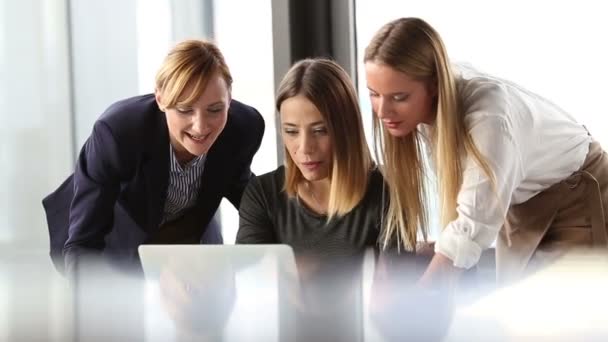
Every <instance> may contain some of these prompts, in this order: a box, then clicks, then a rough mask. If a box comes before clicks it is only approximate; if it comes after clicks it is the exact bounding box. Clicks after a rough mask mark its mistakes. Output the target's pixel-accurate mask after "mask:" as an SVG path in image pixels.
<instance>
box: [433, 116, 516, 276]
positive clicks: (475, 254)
mask: <svg viewBox="0 0 608 342" xmlns="http://www.w3.org/2000/svg"><path fill="white" fill-rule="evenodd" d="M474 114H475V115H474V117H475V118H476V119H477V120H476V121H475V122H474V123H473V124H472V125H471V126H470V127H469V133H470V135H471V137H472V139H473V141H474V143H475V146H477V149H478V150H479V152H480V153H481V155H482V156H484V157H485V158H486V161H487V163H488V166H489V167H490V169H492V171H493V172H494V177H495V182H496V184H495V187H493V186H492V181H491V180H490V178H489V177H488V176H487V175H486V174H485V172H484V171H483V169H481V168H480V167H479V166H478V165H477V163H476V161H475V160H474V158H473V157H471V156H468V157H467V159H466V162H465V170H464V173H463V180H462V186H461V188H460V192H459V194H458V197H457V207H456V211H457V218H456V219H455V220H454V221H452V222H450V223H449V224H448V225H447V226H446V227H445V229H444V230H443V231H442V233H441V234H440V236H439V238H438V240H437V243H436V244H435V252H438V253H441V254H443V255H445V256H447V257H448V258H450V259H451V260H452V261H453V262H454V266H456V267H461V268H470V267H472V266H474V265H475V264H477V262H478V261H479V258H480V257H481V252H482V250H484V249H486V248H488V247H490V245H491V244H492V243H493V242H494V240H495V239H496V237H497V235H498V232H499V230H500V229H501V227H502V226H503V224H504V221H505V217H506V214H507V210H508V208H509V206H510V204H511V197H512V194H513V191H514V190H515V189H516V188H517V186H518V185H519V184H520V183H521V181H522V179H523V171H522V161H521V154H520V152H519V149H518V148H517V142H516V141H515V140H514V139H513V134H512V127H511V125H510V124H509V123H508V122H507V121H506V119H505V118H504V117H503V116H498V115H492V114H489V113H474ZM471 115H472V114H471Z"/></svg>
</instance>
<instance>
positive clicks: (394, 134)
mask: <svg viewBox="0 0 608 342" xmlns="http://www.w3.org/2000/svg"><path fill="white" fill-rule="evenodd" d="M387 131H388V134H390V135H391V136H392V137H395V138H403V137H405V136H408V135H409V134H410V133H411V132H412V131H411V130H402V129H398V130H394V129H387Z"/></svg>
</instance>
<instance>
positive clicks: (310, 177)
mask: <svg viewBox="0 0 608 342" xmlns="http://www.w3.org/2000/svg"><path fill="white" fill-rule="evenodd" d="M302 176H304V179H306V180H307V181H309V182H316V181H320V180H322V179H325V178H327V176H326V175H324V174H323V175H322V174H320V173H316V172H315V173H302Z"/></svg>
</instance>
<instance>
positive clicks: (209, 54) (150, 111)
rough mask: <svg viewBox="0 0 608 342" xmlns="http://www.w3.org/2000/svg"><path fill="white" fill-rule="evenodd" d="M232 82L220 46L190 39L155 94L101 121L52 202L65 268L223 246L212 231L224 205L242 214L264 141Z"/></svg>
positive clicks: (57, 252)
mask: <svg viewBox="0 0 608 342" xmlns="http://www.w3.org/2000/svg"><path fill="white" fill-rule="evenodd" d="M231 84H232V77H231V75H230V71H229V69H228V67H227V65H226V63H225V61H224V58H223V56H222V54H221V52H220V51H219V49H218V48H217V47H216V46H215V45H213V44H211V43H209V42H204V41H199V40H189V41H184V42H182V43H179V44H178V45H176V46H175V47H174V48H173V49H172V50H171V51H170V52H169V54H168V55H167V57H166V58H165V61H164V62H163V64H162V66H161V68H160V69H159V71H158V73H157V76H156V90H155V94H149V95H143V96H137V97H132V98H129V99H125V100H122V101H119V102H117V103H114V104H113V105H111V106H110V107H109V108H108V109H107V110H106V111H105V112H104V113H103V114H102V115H101V117H100V118H99V119H98V120H97V121H96V122H95V125H94V127H93V132H92V133H91V136H90V137H89V138H88V139H87V141H86V142H85V144H84V146H83V147H82V150H81V152H80V155H79V157H78V161H77V163H76V168H75V171H74V173H73V174H72V175H71V176H70V177H69V178H68V179H67V180H66V181H65V182H64V183H63V184H62V185H61V186H60V187H59V188H58V189H57V190H55V191H54V192H53V193H52V194H50V195H49V196H47V197H46V198H45V199H44V200H43V205H44V208H45V211H46V215H47V221H48V225H49V235H50V242H51V258H52V259H53V262H54V263H55V266H56V267H57V269H58V270H60V271H62V272H63V271H64V259H65V271H66V272H67V273H68V274H72V272H73V271H74V270H75V268H76V267H77V265H78V263H79V262H80V261H81V260H83V258H85V257H89V256H94V257H96V256H103V258H104V260H108V259H109V261H111V262H112V263H114V264H115V263H118V264H120V265H121V266H125V265H126V266H135V267H136V268H139V267H140V264H139V258H138V256H137V247H138V246H139V245H141V244H144V243H165V244H167V243H193V242H194V241H197V242H198V241H200V242H202V243H222V237H221V232H220V231H219V227H217V225H213V224H211V225H209V223H210V221H211V219H212V217H213V215H214V213H215V212H216V210H217V208H218V206H219V203H220V201H221V199H222V198H223V197H225V198H227V199H228V200H230V202H231V203H232V204H233V205H234V206H235V207H237V208H238V207H239V204H240V199H241V195H242V193H243V190H244V188H245V186H246V185H247V182H248V181H249V179H250V178H251V176H252V173H251V170H250V165H251V161H252V158H253V156H254V154H255V153H256V152H257V150H258V148H259V146H260V143H261V140H262V136H263V133H264V121H263V119H262V117H261V115H260V114H259V113H258V112H257V111H256V110H255V109H254V108H253V107H250V106H247V105H245V104H243V103H240V102H238V101H235V100H232V99H231V91H230V90H231ZM182 176H185V177H184V178H182ZM184 179H186V180H185V181H184ZM208 226H209V228H207V227H208Z"/></svg>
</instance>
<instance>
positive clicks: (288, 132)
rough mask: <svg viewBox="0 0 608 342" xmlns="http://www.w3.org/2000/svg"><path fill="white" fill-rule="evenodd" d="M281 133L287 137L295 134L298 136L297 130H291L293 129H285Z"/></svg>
mask: <svg viewBox="0 0 608 342" xmlns="http://www.w3.org/2000/svg"><path fill="white" fill-rule="evenodd" d="M283 131H284V132H285V134H287V135H296V134H298V130H296V129H293V128H285V129H284V130H283Z"/></svg>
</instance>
